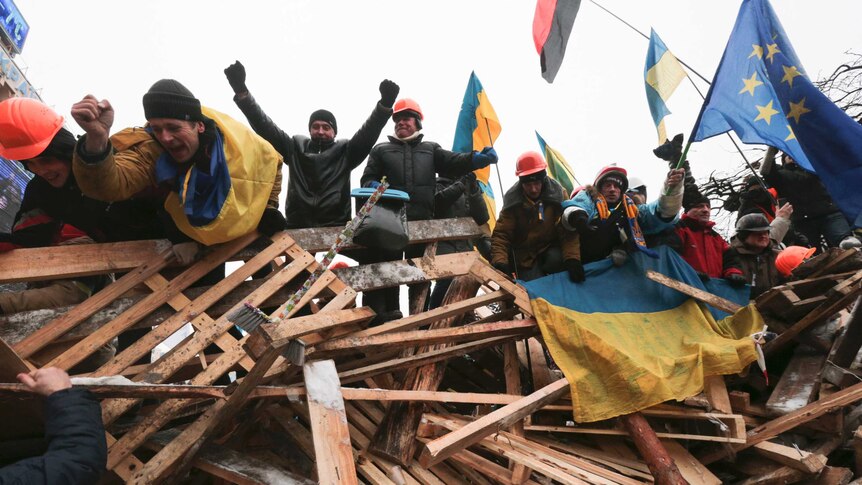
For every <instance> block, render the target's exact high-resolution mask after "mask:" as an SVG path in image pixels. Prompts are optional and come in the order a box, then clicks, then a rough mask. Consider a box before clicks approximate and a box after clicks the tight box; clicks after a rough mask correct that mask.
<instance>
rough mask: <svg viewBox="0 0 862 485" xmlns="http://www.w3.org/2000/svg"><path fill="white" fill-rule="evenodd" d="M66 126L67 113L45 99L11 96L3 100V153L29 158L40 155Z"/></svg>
mask: <svg viewBox="0 0 862 485" xmlns="http://www.w3.org/2000/svg"><path fill="white" fill-rule="evenodd" d="M62 127H63V117H62V116H60V115H59V114H57V113H56V112H55V111H54V110H52V109H51V108H49V107H48V106H46V105H45V104H44V103H42V102H41V101H38V100H35V99H32V98H22V97H18V98H9V99H6V100H4V101H2V102H0V156H2V157H5V158H9V159H12V160H27V159H30V158H34V157H37V156H39V154H40V153H42V152H44V151H45V149H46V148H47V147H48V145H49V144H51V140H53V139H54V136H55V135H56V134H57V132H59V131H60V129H61V128H62Z"/></svg>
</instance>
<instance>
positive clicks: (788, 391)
mask: <svg viewBox="0 0 862 485" xmlns="http://www.w3.org/2000/svg"><path fill="white" fill-rule="evenodd" d="M825 362H826V356H825V355H823V354H821V353H819V352H815V351H812V350H810V349H808V348H807V347H805V346H799V347H797V348H796V350H795V351H794V352H793V358H791V359H790V363H789V364H787V367H786V368H785V370H784V372H783V373H782V374H781V379H779V380H778V383H777V384H776V385H775V388H774V389H773V390H772V393H771V394H770V395H769V400H767V401H766V414H767V416H768V417H770V418H774V417H778V416H782V415H784V414H787V413H789V412H791V411H795V410H797V409H799V408H801V407H803V406H805V405H807V404H808V403H809V402H811V401H812V400H814V399H815V398H816V396H817V391H818V390H819V389H820V372H821V371H822V370H823V364H824V363H825Z"/></svg>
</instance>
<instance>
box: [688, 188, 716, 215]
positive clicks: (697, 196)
mask: <svg viewBox="0 0 862 485" xmlns="http://www.w3.org/2000/svg"><path fill="white" fill-rule="evenodd" d="M686 196H688V197H686ZM700 204H710V201H709V197H707V196H705V195H703V194H701V193H700V192H695V193H693V194H691V195H689V193H688V192H686V193H685V196H683V200H682V209H683V211H684V212H688V211H690V210H691V209H693V208H694V207H696V206H699V205H700Z"/></svg>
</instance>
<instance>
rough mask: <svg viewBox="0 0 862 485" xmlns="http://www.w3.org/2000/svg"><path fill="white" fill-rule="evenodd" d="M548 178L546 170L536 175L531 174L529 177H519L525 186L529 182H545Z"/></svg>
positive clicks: (519, 180)
mask: <svg viewBox="0 0 862 485" xmlns="http://www.w3.org/2000/svg"><path fill="white" fill-rule="evenodd" d="M547 176H548V172H547V171H545V170H541V171H538V172H536V173H531V174H529V175H524V176H523V177H518V182H520V183H522V184H524V183H527V182H541V181H543V180H545V177H547Z"/></svg>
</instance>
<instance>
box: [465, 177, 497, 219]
mask: <svg viewBox="0 0 862 485" xmlns="http://www.w3.org/2000/svg"><path fill="white" fill-rule="evenodd" d="M472 189H475V190H472ZM472 189H470V190H468V191H467V205H468V206H469V209H470V217H472V218H473V220H474V221H475V222H476V224H477V225H480V226H481V225H482V224H485V223H486V222H488V220H490V219H491V216H490V215H489V214H488V204H486V203H485V198H484V197H483V196H482V189H481V188H479V186H478V184H474V186H473V187H472Z"/></svg>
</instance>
